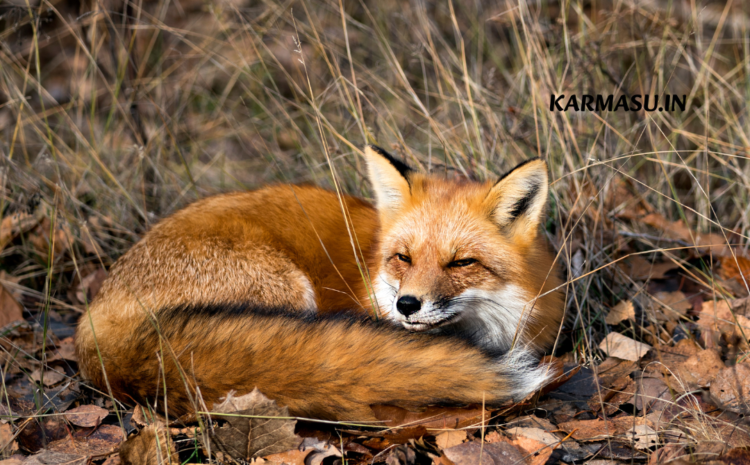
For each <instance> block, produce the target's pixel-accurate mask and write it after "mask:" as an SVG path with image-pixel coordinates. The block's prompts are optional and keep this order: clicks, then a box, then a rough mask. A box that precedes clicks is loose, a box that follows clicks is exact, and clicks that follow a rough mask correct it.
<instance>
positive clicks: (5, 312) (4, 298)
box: [0, 285, 23, 328]
mask: <svg viewBox="0 0 750 465" xmlns="http://www.w3.org/2000/svg"><path fill="white" fill-rule="evenodd" d="M15 321H23V308H22V307H21V304H19V303H18V301H16V299H15V298H14V297H13V295H12V294H11V293H10V292H9V291H8V290H7V289H5V286H2V285H0V328H3V327H5V326H7V325H9V324H11V323H13V322H15Z"/></svg>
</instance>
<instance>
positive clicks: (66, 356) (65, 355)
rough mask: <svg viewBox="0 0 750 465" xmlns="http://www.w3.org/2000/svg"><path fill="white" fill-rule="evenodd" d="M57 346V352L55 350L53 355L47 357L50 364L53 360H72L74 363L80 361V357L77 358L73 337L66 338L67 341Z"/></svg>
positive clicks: (64, 340) (62, 341)
mask: <svg viewBox="0 0 750 465" xmlns="http://www.w3.org/2000/svg"><path fill="white" fill-rule="evenodd" d="M55 346H56V347H57V350H55V351H54V352H53V353H52V354H50V356H49V357H47V361H50V362H51V361H53V360H70V361H72V362H75V361H78V357H76V346H75V339H73V338H72V337H66V338H65V339H63V340H61V341H60V342H58V343H56V344H55Z"/></svg>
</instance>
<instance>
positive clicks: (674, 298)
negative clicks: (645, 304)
mask: <svg viewBox="0 0 750 465" xmlns="http://www.w3.org/2000/svg"><path fill="white" fill-rule="evenodd" d="M652 297H653V299H654V303H655V304H656V306H657V308H656V310H657V312H658V313H657V315H656V317H657V319H658V320H659V321H676V320H679V319H680V317H681V316H684V315H686V314H687V312H688V311H689V310H691V309H692V308H693V304H691V303H690V301H689V300H688V298H687V296H685V294H683V293H682V292H681V291H675V292H657V293H655V294H654V295H653V296H652Z"/></svg>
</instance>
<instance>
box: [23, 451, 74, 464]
mask: <svg viewBox="0 0 750 465" xmlns="http://www.w3.org/2000/svg"><path fill="white" fill-rule="evenodd" d="M87 461H88V457H86V456H84V455H80V454H67V453H62V452H55V451H51V450H43V451H41V452H39V453H38V454H36V455H32V456H30V457H28V458H27V459H26V460H24V461H23V465H59V464H65V465H85V464H86V462H87Z"/></svg>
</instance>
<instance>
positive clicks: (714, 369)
mask: <svg viewBox="0 0 750 465" xmlns="http://www.w3.org/2000/svg"><path fill="white" fill-rule="evenodd" d="M723 368H725V366H724V362H723V361H722V360H721V355H720V354H719V351H718V350H717V349H705V350H702V351H700V352H698V353H697V354H695V355H693V356H691V357H690V358H688V359H687V360H685V361H684V362H683V363H682V364H680V365H679V366H678V367H677V368H676V369H675V370H674V371H675V373H674V374H675V375H676V376H677V377H678V378H679V379H680V380H681V381H682V382H683V383H686V384H687V386H686V387H687V389H685V390H694V389H697V388H705V387H708V386H709V385H710V384H711V382H712V381H713V380H714V378H715V377H716V375H717V374H718V373H719V371H721V370H722V369H723Z"/></svg>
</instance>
